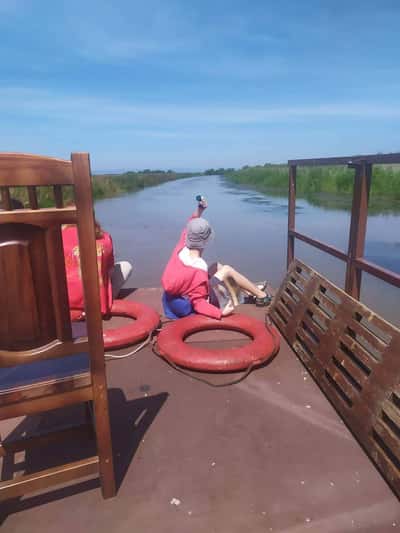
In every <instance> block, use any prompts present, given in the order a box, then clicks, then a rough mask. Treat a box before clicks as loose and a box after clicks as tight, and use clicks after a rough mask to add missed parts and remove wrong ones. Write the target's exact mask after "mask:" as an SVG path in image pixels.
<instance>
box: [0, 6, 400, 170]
mask: <svg viewBox="0 0 400 533" xmlns="http://www.w3.org/2000/svg"><path fill="white" fill-rule="evenodd" d="M399 27H400V2H398V0H393V1H388V0H381V1H378V0H376V1H368V0H364V1H362V2H361V1H357V0H352V1H348V0H347V1H343V0H335V1H331V0H325V1H324V0H311V1H308V0H302V1H301V0H292V1H289V0H280V1H274V2H271V1H268V0H261V1H258V0H247V1H244V0H240V1H239V0H237V1H235V0H230V1H227V0H220V1H219V0H213V1H209V0H201V1H200V0H168V1H167V0H164V1H162V0H146V1H145V2H144V1H143V0H142V1H141V2H137V1H136V0H130V1H125V0H123V1H121V0H115V1H114V2H111V1H110V0H108V1H105V0H96V1H91V0H87V1H82V0H80V1H79V2H78V1H76V0H69V1H68V2H59V1H57V0H52V1H49V0H0V36H1V37H0V39H1V47H0V64H1V70H0V79H1V84H0V117H1V121H0V150H2V151H24V152H31V153H40V154H46V155H54V156H59V157H69V154H70V152H71V151H89V152H90V154H91V160H92V168H93V169H94V170H100V169H129V168H132V169H135V168H149V167H150V168H165V169H167V168H174V169H185V168H188V169H204V168H209V167H219V166H234V167H238V166H242V165H244V164H258V163H264V162H267V161H269V162H281V161H285V160H287V159H288V158H295V157H313V156H316V157H317V156H329V155H350V154H353V153H369V152H371V153H372V152H391V151H400V138H399V133H400V68H399V67H400V59H399V58H400V44H399Z"/></svg>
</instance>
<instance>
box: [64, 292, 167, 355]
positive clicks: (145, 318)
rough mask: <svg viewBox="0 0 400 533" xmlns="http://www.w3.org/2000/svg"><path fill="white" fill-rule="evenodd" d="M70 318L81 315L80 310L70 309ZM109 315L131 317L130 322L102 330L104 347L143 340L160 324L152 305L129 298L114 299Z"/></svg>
mask: <svg viewBox="0 0 400 533" xmlns="http://www.w3.org/2000/svg"><path fill="white" fill-rule="evenodd" d="M71 316H72V320H74V319H75V320H77V319H78V318H79V316H82V313H81V312H78V311H72V312H71ZM111 316H123V317H127V318H132V319H133V320H132V323H130V324H128V325H126V326H120V327H119V328H111V329H104V330H103V340H104V348H106V349H107V350H115V349H117V348H124V347H125V346H130V345H133V344H136V343H137V342H139V341H142V340H144V339H145V338H146V337H147V336H148V335H149V334H150V333H151V332H152V331H153V330H154V329H156V328H157V327H158V326H159V324H160V315H159V314H158V313H157V311H155V310H154V309H153V308H152V307H150V306H148V305H145V304H142V303H139V302H132V301H130V300H114V302H113V305H112V307H111Z"/></svg>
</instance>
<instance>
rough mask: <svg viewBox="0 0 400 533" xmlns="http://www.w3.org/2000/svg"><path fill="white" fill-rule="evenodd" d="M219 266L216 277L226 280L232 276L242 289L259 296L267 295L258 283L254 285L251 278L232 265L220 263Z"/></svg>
mask: <svg viewBox="0 0 400 533" xmlns="http://www.w3.org/2000/svg"><path fill="white" fill-rule="evenodd" d="M218 266H219V267H220V268H218V270H217V272H216V273H215V277H216V278H218V279H219V280H220V281H225V280H226V279H227V278H232V279H233V280H234V281H235V283H236V284H237V285H239V287H240V288H241V289H243V290H245V291H247V292H249V293H250V294H253V295H254V296H256V297H257V298H264V297H265V296H266V293H265V292H264V291H262V290H260V289H259V288H258V287H257V286H256V285H254V283H252V282H251V281H250V280H249V279H247V278H246V277H245V276H243V275H242V274H240V272H238V271H237V270H235V269H234V268H232V267H231V266H229V265H220V264H218Z"/></svg>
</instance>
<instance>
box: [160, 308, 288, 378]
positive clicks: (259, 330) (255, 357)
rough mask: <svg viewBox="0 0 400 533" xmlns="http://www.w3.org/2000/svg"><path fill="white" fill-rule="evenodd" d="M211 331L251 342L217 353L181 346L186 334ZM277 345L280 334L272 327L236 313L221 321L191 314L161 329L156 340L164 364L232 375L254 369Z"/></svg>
mask: <svg viewBox="0 0 400 533" xmlns="http://www.w3.org/2000/svg"><path fill="white" fill-rule="evenodd" d="M213 329H225V330H231V331H238V332H239V333H244V334H245V335H247V336H249V337H250V338H251V341H250V342H249V343H248V344H246V345H244V346H241V347H239V348H225V349H218V350H212V349H206V348H200V347H198V346H191V345H190V344H186V343H185V339H186V338H187V337H189V335H192V334H193V333H197V332H199V331H207V330H213ZM279 345H280V335H279V333H278V330H277V329H276V328H275V327H274V326H270V325H268V326H266V324H264V323H263V322H261V321H260V320H257V319H255V318H251V317H248V316H246V315H240V314H235V315H232V316H228V317H225V318H223V319H222V320H214V319H212V318H208V317H205V316H201V315H191V316H188V317H185V318H181V319H179V320H177V321H176V322H173V323H172V324H170V325H168V326H166V327H165V328H163V329H162V330H161V332H160V333H159V335H158V338H157V348H158V352H159V354H160V355H161V356H162V357H164V359H166V360H167V361H172V362H173V363H175V364H177V365H179V366H182V367H185V368H190V369H192V370H206V371H211V372H232V371H236V370H243V369H245V368H248V367H249V366H258V365H260V364H262V363H264V362H265V361H267V360H268V359H270V358H271V357H273V356H274V355H275V354H276V353H277V352H278V350H279Z"/></svg>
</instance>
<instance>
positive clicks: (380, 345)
mask: <svg viewBox="0 0 400 533" xmlns="http://www.w3.org/2000/svg"><path fill="white" fill-rule="evenodd" d="M348 327H349V328H350V329H351V330H353V331H354V332H355V333H356V334H357V335H359V336H361V337H363V338H364V339H365V340H366V341H367V342H368V343H369V344H370V345H371V346H373V347H374V348H375V349H376V350H377V351H378V352H380V353H382V354H383V352H384V351H385V349H386V348H387V344H386V343H385V342H383V341H382V340H381V339H379V338H378V337H376V336H375V335H374V334H373V333H371V332H370V331H369V330H368V329H366V328H364V327H363V326H362V325H361V324H360V322H358V321H357V320H354V319H353V320H352V321H351V322H350V323H349V324H348ZM350 336H351V335H350ZM364 348H365V347H364Z"/></svg>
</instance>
